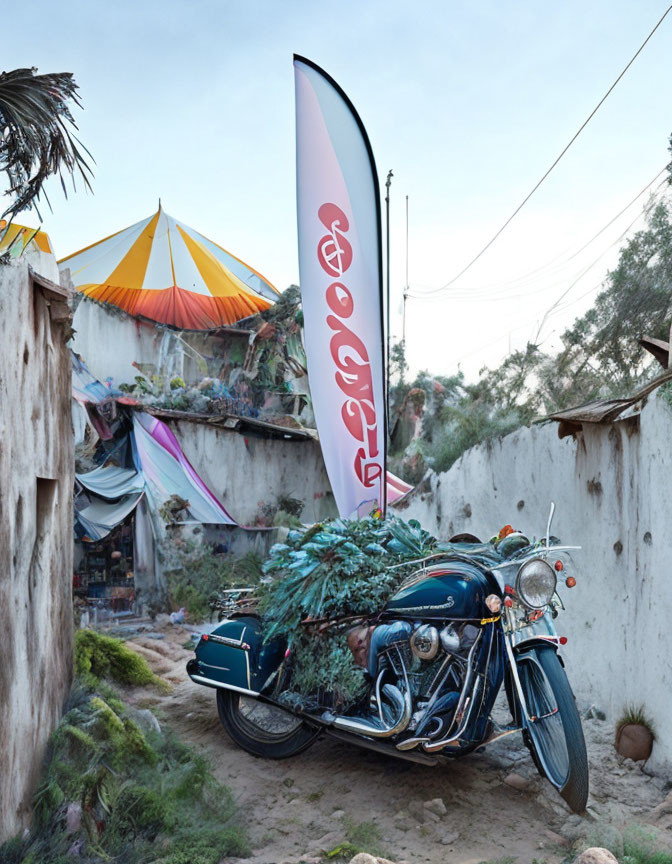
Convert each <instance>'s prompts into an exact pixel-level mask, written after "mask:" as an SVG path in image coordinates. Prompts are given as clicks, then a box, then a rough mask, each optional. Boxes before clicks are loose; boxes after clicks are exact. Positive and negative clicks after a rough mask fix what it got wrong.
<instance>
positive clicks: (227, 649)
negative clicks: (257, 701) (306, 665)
mask: <svg viewBox="0 0 672 864" xmlns="http://www.w3.org/2000/svg"><path fill="white" fill-rule="evenodd" d="M285 649H286V645H285V643H284V641H283V640H281V639H272V640H270V641H269V642H264V635H263V625H262V621H261V619H260V618H257V617H255V616H251V615H250V616H245V617H241V618H235V619H233V620H231V621H223V622H222V623H221V624H220V625H219V627H217V628H216V629H215V630H213V632H212V633H206V634H203V636H201V638H200V640H199V642H198V645H197V646H196V656H195V657H194V658H192V659H191V660H190V661H189V662H188V663H187V673H188V674H189V677H190V678H191V680H192V681H194V682H195V683H197V684H203V685H204V686H206V687H224V688H225V689H229V690H237V691H238V692H241V693H246V694H248V695H250V696H257V695H259V693H260V692H261V691H262V690H263V689H264V686H265V685H266V684H267V683H268V681H269V679H270V678H271V677H272V676H273V674H274V673H275V672H277V670H278V668H279V666H280V664H281V663H282V661H283V658H284V656H285Z"/></svg>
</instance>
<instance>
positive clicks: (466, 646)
mask: <svg viewBox="0 0 672 864" xmlns="http://www.w3.org/2000/svg"><path fill="white" fill-rule="evenodd" d="M478 632H479V630H478V628H477V627H475V626H473V625H471V624H461V625H456V624H446V625H445V626H444V627H442V628H439V627H436V626H435V625H433V624H425V623H416V624H414V625H411V624H410V623H409V622H407V621H393V622H391V623H389V624H380V625H378V626H377V627H375V628H372V629H371V630H370V631H369V632H368V633H367V634H366V636H367V637H368V639H367V642H368V646H367V647H368V649H369V650H368V664H367V667H368V671H369V674H370V675H371V677H372V679H374V680H375V679H376V677H377V676H378V674H379V673H380V671H381V670H382V669H384V668H386V667H388V668H390V670H391V671H393V672H394V673H395V674H397V675H399V678H400V680H401V678H402V677H403V672H405V675H406V679H407V681H408V684H409V687H410V691H411V696H412V700H413V715H412V719H411V721H410V723H409V725H408V731H409V732H413V735H414V736H422V737H425V738H430V739H431V738H437V737H440V736H442V735H445V734H446V733H447V731H448V728H449V727H450V725H451V723H452V721H453V716H454V713H455V709H456V707H457V703H458V699H459V694H460V691H461V689H462V684H463V677H464V671H465V668H466V658H467V655H468V654H469V651H470V650H471V648H472V646H473V644H474V642H475V640H476V638H477V636H478ZM360 633H361V631H360ZM361 635H363V634H361ZM393 648H396V649H398V653H395V654H394V655H392V652H391V650H390V649H393ZM358 653H359V656H360V657H361V646H360V652H358ZM353 654H354V652H353ZM399 660H401V662H402V663H403V665H404V667H405V668H404V669H403V670H399V669H398V668H397V667H398V662H399ZM362 665H363V664H362ZM437 688H440V695H439V696H438V698H436V697H435V698H434V699H433V700H432V694H433V693H434V692H435V690H437ZM430 700H431V701H430Z"/></svg>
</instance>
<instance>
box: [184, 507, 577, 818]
mask: <svg viewBox="0 0 672 864" xmlns="http://www.w3.org/2000/svg"><path fill="white" fill-rule="evenodd" d="M553 512H554V505H552V506H551V513H550V516H549V520H548V525H547V530H546V537H545V538H544V539H542V540H541V541H539V542H538V543H530V541H529V540H528V539H527V537H525V536H524V535H522V534H520V533H517V532H513V533H510V534H509V535H508V536H507V537H505V538H503V539H502V540H501V541H500V542H499V543H498V547H499V548H498V555H497V558H494V557H493V556H490V555H488V554H484V551H483V550H484V547H485V544H481V543H480V541H478V538H476V537H473V536H471V535H459V536H458V537H454V538H452V541H451V543H450V551H449V552H440V553H437V554H433V555H430V556H428V557H426V558H423V559H420V560H418V561H414V562H410V563H411V564H412V565H413V569H412V572H411V574H410V575H409V576H408V577H407V578H406V579H405V581H403V582H402V584H401V586H400V588H399V590H398V591H397V592H396V594H395V595H394V596H392V597H391V599H390V600H389V601H388V603H387V604H386V606H385V608H384V609H382V610H381V611H380V612H379V613H378V614H376V615H375V616H371V617H370V618H369V620H367V621H364V622H363V624H362V623H361V622H360V625H359V627H357V628H353V629H352V631H351V632H350V636H354V637H355V638H353V639H352V645H351V650H352V651H353V660H354V661H356V662H359V663H360V664H361V665H362V666H364V667H365V669H366V680H367V682H368V690H367V693H366V697H365V698H364V699H362V700H360V701H359V702H358V703H357V705H356V706H352V707H350V708H349V709H348V710H347V711H345V712H344V713H341V712H338V711H337V710H334V708H333V706H331V707H328V706H326V705H320V706H317V707H315V706H309V707H306V706H305V705H303V706H301V705H294V706H292V705H288V704H287V703H286V702H281V701H280V694H282V693H283V692H284V691H285V690H286V689H287V685H288V681H289V680H290V679H291V652H289V651H288V650H287V646H286V644H285V643H284V642H283V640H282V639H273V638H271V639H269V640H265V638H264V622H263V620H262V619H261V618H260V617H259V616H257V615H254V614H250V613H246V612H245V611H242V612H238V613H236V612H234V613H229V615H228V618H226V619H224V620H223V621H222V622H221V623H220V625H219V626H218V627H217V628H216V629H215V630H214V631H213V632H212V633H209V634H203V635H202V636H201V637H200V639H199V641H198V644H197V646H196V652H195V657H194V658H192V659H191V660H190V661H189V662H188V664H187V672H188V674H189V676H190V677H191V679H192V681H194V682H196V683H198V684H202V685H204V686H206V687H212V688H215V689H216V691H217V707H218V712H219V717H220V720H221V722H222V725H223V726H224V728H225V730H226V731H227V733H228V734H229V736H230V737H231V739H232V740H233V741H234V742H235V743H236V744H238V745H239V746H240V747H242V748H243V749H245V750H247V751H248V752H249V753H252V754H253V755H255V756H261V757H266V758H275V759H280V758H285V757H289V756H294V755H297V754H299V753H301V752H302V751H303V750H305V749H306V748H308V747H309V746H310V745H311V744H313V743H314V741H315V740H316V739H317V738H318V737H319V736H320V735H321V734H325V733H326V734H328V735H330V736H333V737H336V738H339V739H342V740H343V741H347V742H350V743H353V744H357V745H358V746H361V747H365V748H368V749H370V750H374V751H377V752H379V753H385V754H388V755H390V756H395V757H397V758H402V759H407V760H410V761H413V762H418V763H421V764H423V765H438V764H440V763H441V762H442V761H443V760H444V759H445V758H446V757H451V758H454V757H459V756H463V755H465V754H467V753H470V752H473V751H475V750H478V749H480V748H481V747H483V746H485V745H487V744H489V743H491V742H493V741H496V740H498V739H500V738H503V737H505V736H508V735H511V734H514V733H522V736H523V740H524V742H525V744H526V745H527V747H528V749H529V750H530V753H531V756H532V759H533V761H534V764H535V766H536V768H537V770H538V771H539V773H540V774H541V776H542V777H545V778H546V779H547V780H549V781H550V783H551V784H552V785H553V786H555V788H556V789H557V790H558V791H559V792H560V794H561V795H562V797H563V798H564V799H565V801H566V802H567V804H568V805H569V807H570V808H571V809H572V810H574V811H575V812H577V813H581V812H583V811H584V810H585V807H586V802H587V798H588V761H587V756H586V746H585V741H584V737H583V730H582V727H581V720H580V717H579V713H578V711H577V707H576V703H575V699H574V695H573V693H572V690H571V687H570V684H569V681H568V679H567V676H566V674H565V670H564V664H563V661H562V658H561V655H560V653H559V649H560V646H561V644H562V643H563V639H561V638H559V637H558V635H557V633H556V630H555V626H554V619H555V618H556V617H557V615H558V612H559V611H560V610H561V609H564V604H563V602H562V600H561V598H560V595H559V593H558V591H557V588H558V585H557V582H558V576H559V574H563V575H565V574H564V568H565V564H564V559H565V558H566V557H567V555H568V553H569V552H571V551H572V550H574V549H577V548H579V547H572V546H562V545H559V541H558V543H556V544H555V545H551V535H550V529H551V520H552V518H553ZM553 539H554V540H555V538H553ZM404 566H407V564H405V565H404ZM566 584H567V585H569V586H572V584H575V580H574V578H573V577H571V576H570V577H566ZM349 644H350V641H349ZM502 686H503V687H504V690H505V694H506V698H507V700H508V706H509V710H510V712H511V722H510V723H509V724H507V725H505V726H500V725H498V723H497V722H495V720H494V719H493V717H492V716H491V715H492V711H493V706H494V704H495V700H496V698H497V695H498V693H499V692H500V689H501V688H502Z"/></svg>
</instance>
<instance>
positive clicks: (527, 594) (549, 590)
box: [516, 558, 557, 609]
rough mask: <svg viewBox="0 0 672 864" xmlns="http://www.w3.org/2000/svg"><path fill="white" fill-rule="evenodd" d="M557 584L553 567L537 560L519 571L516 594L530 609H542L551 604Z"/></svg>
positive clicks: (529, 562)
mask: <svg viewBox="0 0 672 864" xmlns="http://www.w3.org/2000/svg"><path fill="white" fill-rule="evenodd" d="M556 584H557V577H556V575H555V570H554V569H553V568H552V567H551V565H550V564H547V563H546V562H545V561H542V560H541V558H535V560H534V561H528V562H527V564H523V566H522V567H521V568H520V570H519V571H518V576H517V577H516V593H517V594H518V596H519V597H520V599H521V600H522V601H523V603H524V604H525V605H526V606H529V607H530V609H542V608H543V607H544V606H548V604H549V603H550V602H551V598H552V597H553V592H554V591H555V586H556Z"/></svg>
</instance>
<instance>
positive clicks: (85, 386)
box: [70, 350, 121, 404]
mask: <svg viewBox="0 0 672 864" xmlns="http://www.w3.org/2000/svg"><path fill="white" fill-rule="evenodd" d="M70 359H71V360H72V395H73V396H74V397H75V399H76V400H77V401H78V402H82V403H87V402H93V403H95V404H98V403H100V402H104V401H105V400H106V399H110V398H111V397H113V396H120V395H121V391H120V390H117V389H115V388H114V387H108V386H107V385H105V384H103V383H102V381H99V380H98V379H97V378H96V377H95V376H93V375H92V374H91V373H90V372H89V369H88V367H87V365H86V363H85V362H84V361H83V360H82V358H81V357H80V356H79V354H75V352H74V351H72V350H71V351H70Z"/></svg>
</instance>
